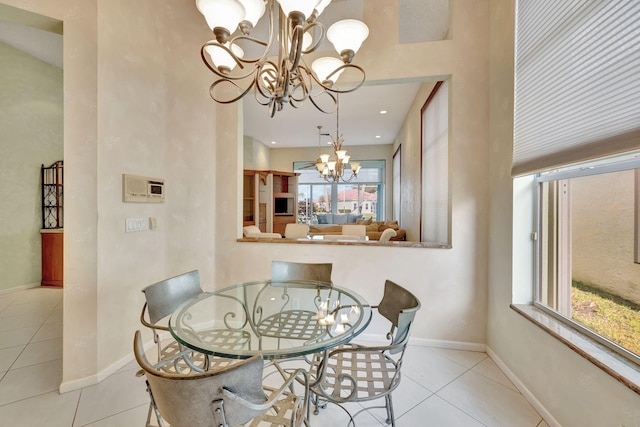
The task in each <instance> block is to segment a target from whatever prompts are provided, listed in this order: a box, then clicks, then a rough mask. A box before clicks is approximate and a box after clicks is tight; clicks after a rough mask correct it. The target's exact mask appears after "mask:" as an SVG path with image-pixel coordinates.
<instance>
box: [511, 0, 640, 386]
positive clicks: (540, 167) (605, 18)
mask: <svg viewBox="0 0 640 427" xmlns="http://www.w3.org/2000/svg"><path fill="white" fill-rule="evenodd" d="M639 13H640V3H638V2H623V1H613V2H607V1H590V2H585V1H579V0H569V1H563V2H558V1H552V0H516V40H515V87H514V133H513V138H514V147H513V164H512V176H514V177H517V178H518V179H516V180H515V181H514V209H515V210H514V222H515V223H516V225H519V222H521V221H520V216H522V217H525V220H524V222H526V217H527V215H528V212H527V209H523V210H520V209H521V208H522V207H523V206H524V205H526V204H527V203H528V201H527V200H526V195H524V197H523V194H524V193H527V192H526V191H522V193H523V194H520V193H519V192H520V190H522V189H523V188H524V187H525V186H526V181H527V180H529V179H534V178H535V180H536V185H537V195H538V197H537V204H538V209H536V211H537V223H536V224H537V227H536V229H535V231H536V233H535V234H534V236H536V237H537V240H536V245H537V256H536V260H537V264H536V266H535V273H534V274H535V276H536V278H535V280H534V283H535V284H534V286H533V287H532V288H533V289H532V288H529V292H530V293H531V292H532V293H533V296H531V295H530V294H527V293H526V292H524V291H522V290H520V289H516V287H514V298H513V299H514V302H516V303H518V302H522V301H523V300H524V299H525V298H528V299H527V301H531V300H532V299H533V301H534V302H535V304H536V305H537V306H538V307H540V308H542V309H543V310H544V311H546V312H547V313H551V314H552V315H553V316H554V317H555V318H556V319H558V320H559V321H560V322H562V323H563V326H564V327H566V326H567V325H568V326H571V327H572V328H574V329H577V330H579V331H581V332H583V333H584V334H583V335H582V336H581V337H580V340H579V341H586V340H584V339H583V338H584V335H588V336H590V337H591V338H593V339H595V340H596V341H598V342H600V343H601V344H604V345H606V346H608V347H609V348H611V349H613V350H614V351H616V352H618V353H619V354H621V355H623V356H625V357H627V358H629V359H632V360H635V361H636V362H637V363H640V357H639V354H640V350H639V349H638V348H635V347H634V345H635V342H637V341H640V340H639V338H640V330H639V329H638V328H637V327H636V326H635V325H636V324H640V318H637V317H636V316H637V314H638V313H639V312H640V298H638V296H637V295H636V293H638V289H640V280H639V278H640V270H639V269H638V268H639V267H640V265H639V264H637V263H635V261H636V255H635V254H636V253H637V247H638V241H637V235H638V214H637V210H638V197H637V196H636V193H637V191H638V189H637V184H636V176H637V175H638V172H637V170H638V168H640V157H638V156H637V155H634V154H633V153H634V152H637V150H638V149H640V119H639V118H640V103H639V102H638V95H637V94H638V92H637V88H638V87H640V73H639V72H638V70H639V69H640V49H639V47H640V37H638V34H639V31H640V20H638V19H637V16H638V14H639ZM620 154H622V156H624V157H617V158H616V157H613V156H614V155H620ZM521 184H522V186H521ZM529 212H533V209H532V210H530V211H529ZM526 234H527V237H528V232H527V233H526ZM524 245H525V243H524V234H523V235H517V234H515V233H514V259H516V260H517V261H521V260H523V258H521V255H522V254H524V253H525V250H524V249H522V248H524ZM529 259H531V257H530V258H529ZM525 264H527V265H525ZM529 264H531V263H530V262H528V263H525V262H524V261H523V262H522V265H519V264H516V263H515V262H514V270H515V269H516V267H515V266H517V268H518V269H519V271H517V272H515V273H517V274H519V273H521V272H528V270H527V269H528V268H529V267H530V265H529ZM532 275H533V274H532ZM623 313H624V314H623ZM636 319H637V320H636ZM608 322H612V323H611V324H609V323H608ZM539 323H541V324H542V323H543V322H539ZM543 327H544V325H543ZM561 339H563V338H561ZM572 343H573V345H575V346H576V347H580V346H581V344H580V343H578V340H576V341H574V342H572ZM585 348H586V346H585ZM583 351H585V350H584V348H583ZM598 353H603V354H607V355H608V354H611V353H610V352H598ZM590 355H591V358H590V360H592V361H593V360H596V359H598V357H599V355H595V352H593V353H590ZM594 363H595V362H594ZM599 363H600V362H599ZM614 363H615V365H616V366H617V365H620V364H619V363H617V362H609V361H606V362H601V366H604V365H606V368H607V369H608V372H617V375H618V376H619V377H622V376H623V375H622V374H620V371H619V370H616V369H617V367H616V366H614Z"/></svg>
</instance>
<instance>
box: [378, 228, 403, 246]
mask: <svg viewBox="0 0 640 427" xmlns="http://www.w3.org/2000/svg"><path fill="white" fill-rule="evenodd" d="M397 234H398V233H396V230H394V229H393V228H386V229H384V230H383V231H382V234H381V235H380V238H379V239H378V241H379V242H383V243H384V242H388V241H389V240H391V238H392V237H395V236H396V235H397Z"/></svg>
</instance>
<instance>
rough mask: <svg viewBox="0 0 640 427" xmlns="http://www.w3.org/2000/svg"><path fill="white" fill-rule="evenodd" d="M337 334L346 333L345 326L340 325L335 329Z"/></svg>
mask: <svg viewBox="0 0 640 427" xmlns="http://www.w3.org/2000/svg"><path fill="white" fill-rule="evenodd" d="M335 331H336V334H343V333H344V325H343V324H342V323H338V324H337V325H336V328H335Z"/></svg>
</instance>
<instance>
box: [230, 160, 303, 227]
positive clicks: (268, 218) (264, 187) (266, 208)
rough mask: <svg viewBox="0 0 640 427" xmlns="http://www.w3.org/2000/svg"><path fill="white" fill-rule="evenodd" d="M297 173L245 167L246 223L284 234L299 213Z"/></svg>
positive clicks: (244, 207)
mask: <svg viewBox="0 0 640 427" xmlns="http://www.w3.org/2000/svg"><path fill="white" fill-rule="evenodd" d="M297 190H298V178H297V174H295V173H292V172H281V171H271V170H245V171H244V176H243V191H242V224H243V226H247V225H258V227H259V228H260V231H262V232H266V233H280V234H284V229H285V227H286V225H287V224H289V223H295V222H296V217H297V212H296V211H297V209H296V205H297V197H296V194H297Z"/></svg>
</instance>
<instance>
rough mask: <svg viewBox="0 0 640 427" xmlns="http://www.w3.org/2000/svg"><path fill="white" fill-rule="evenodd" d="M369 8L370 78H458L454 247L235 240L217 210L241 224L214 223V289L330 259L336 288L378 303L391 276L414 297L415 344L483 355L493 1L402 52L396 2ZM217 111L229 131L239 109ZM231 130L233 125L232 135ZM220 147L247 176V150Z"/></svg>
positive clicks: (222, 191)
mask: <svg viewBox="0 0 640 427" xmlns="http://www.w3.org/2000/svg"><path fill="white" fill-rule="evenodd" d="M364 6H365V16H364V19H365V21H366V22H367V25H369V28H370V36H369V39H368V40H367V42H366V43H365V44H364V45H363V47H362V49H361V50H360V52H358V57H357V62H358V64H359V65H361V66H363V67H364V68H365V69H366V70H367V78H368V80H371V81H382V80H392V79H403V78H425V77H428V78H432V79H433V80H437V79H439V78H442V77H443V76H449V75H450V76H451V79H452V81H451V104H450V105H451V129H452V130H451V135H450V137H451V138H450V147H451V164H452V167H453V169H454V170H453V171H452V174H451V175H452V182H451V187H452V197H453V209H452V215H453V224H454V229H453V233H452V241H453V248H452V249H448V250H445V249H416V248H382V247H362V246H323V245H288V244H258V243H247V242H236V238H237V237H238V236H240V228H241V227H240V224H239V221H238V220H239V215H238V212H239V211H238V210H237V209H236V211H230V210H229V209H228V208H229V206H228V205H227V204H224V206H217V208H216V212H217V216H218V217H219V218H220V217H223V216H224V217H225V218H233V220H234V221H235V224H236V227H235V229H232V228H231V227H229V226H228V225H229V223H228V222H224V223H223V222H218V223H217V224H216V247H217V249H218V251H217V253H218V257H217V259H216V260H217V262H216V265H217V266H218V268H217V270H216V285H217V286H225V285H229V284H231V283H233V282H237V281H241V280H251V279H256V278H261V277H262V278H266V277H269V276H270V264H271V261H272V260H276V259H280V260H291V261H314V262H332V263H333V265H334V267H333V268H334V277H336V278H337V283H340V284H343V285H345V286H349V287H351V288H353V289H354V290H355V291H356V292H358V293H360V294H362V295H363V296H364V297H366V298H367V299H369V300H370V301H371V302H372V303H373V302H377V301H379V300H380V298H381V296H382V286H383V283H384V279H385V278H389V279H392V280H395V281H397V282H399V283H402V284H403V285H404V286H406V287H408V288H409V289H411V290H412V291H413V292H415V293H416V294H417V296H418V297H419V298H420V299H421V301H422V303H423V309H422V310H421V312H420V313H419V314H418V321H417V323H416V328H415V330H414V333H413V337H414V338H415V340H416V342H417V343H420V342H422V343H426V342H429V343H447V345H449V344H451V345H454V346H460V347H466V348H469V347H473V348H483V343H484V340H485V333H486V291H487V289H486V286H487V269H486V266H487V248H488V234H487V224H488V216H487V215H488V206H489V205H488V181H487V180H488V155H489V141H488V121H489V114H488V109H487V106H488V96H489V91H488V82H489V73H488V71H489V67H488V64H489V63H488V57H489V56H488V55H489V52H488V42H489V39H488V36H489V27H488V19H489V8H488V3H487V2H485V1H476V0H457V1H454V2H453V4H452V13H453V16H452V20H453V22H452V24H453V28H452V34H453V39H452V40H446V41H442V42H432V43H412V44H405V45H397V28H398V25H399V23H398V16H397V3H396V2H395V1H388V0H370V1H367V2H364ZM381 11H382V13H381ZM218 112H219V116H218V123H220V124H221V128H222V127H225V128H227V127H228V126H227V123H228V121H229V118H230V117H234V114H236V112H235V111H232V108H231V107H222V106H221V107H219V108H218ZM236 120H238V119H237V118H236ZM223 123H224V126H223V125H222V124H223ZM232 132H234V130H233V129H231V128H229V130H228V133H232ZM238 141H241V139H240V138H238ZM218 147H219V149H220V151H219V156H218V164H217V166H218V170H221V169H222V168H225V170H227V171H229V173H232V174H233V173H235V174H236V175H237V174H238V173H239V169H238V170H236V171H233V170H232V169H230V167H231V166H233V164H234V163H236V162H237V161H238V157H239V156H240V155H241V152H240V153H239V152H238V149H237V147H233V146H232V145H230V144H224V145H222V144H220V145H219V146H218ZM353 148H354V149H355V147H353ZM276 151H277V150H276ZM272 155H273V154H272ZM272 164H273V162H272ZM216 188H217V191H218V192H217V194H218V196H219V197H220V199H221V200H227V199H230V200H234V201H237V200H239V192H238V189H239V188H240V187H239V186H238V184H237V182H236V183H235V185H233V186H231V185H229V182H228V180H227V181H226V182H224V183H223V182H222V181H220V182H219V183H218V185H217V187H216ZM236 203H237V202H236Z"/></svg>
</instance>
